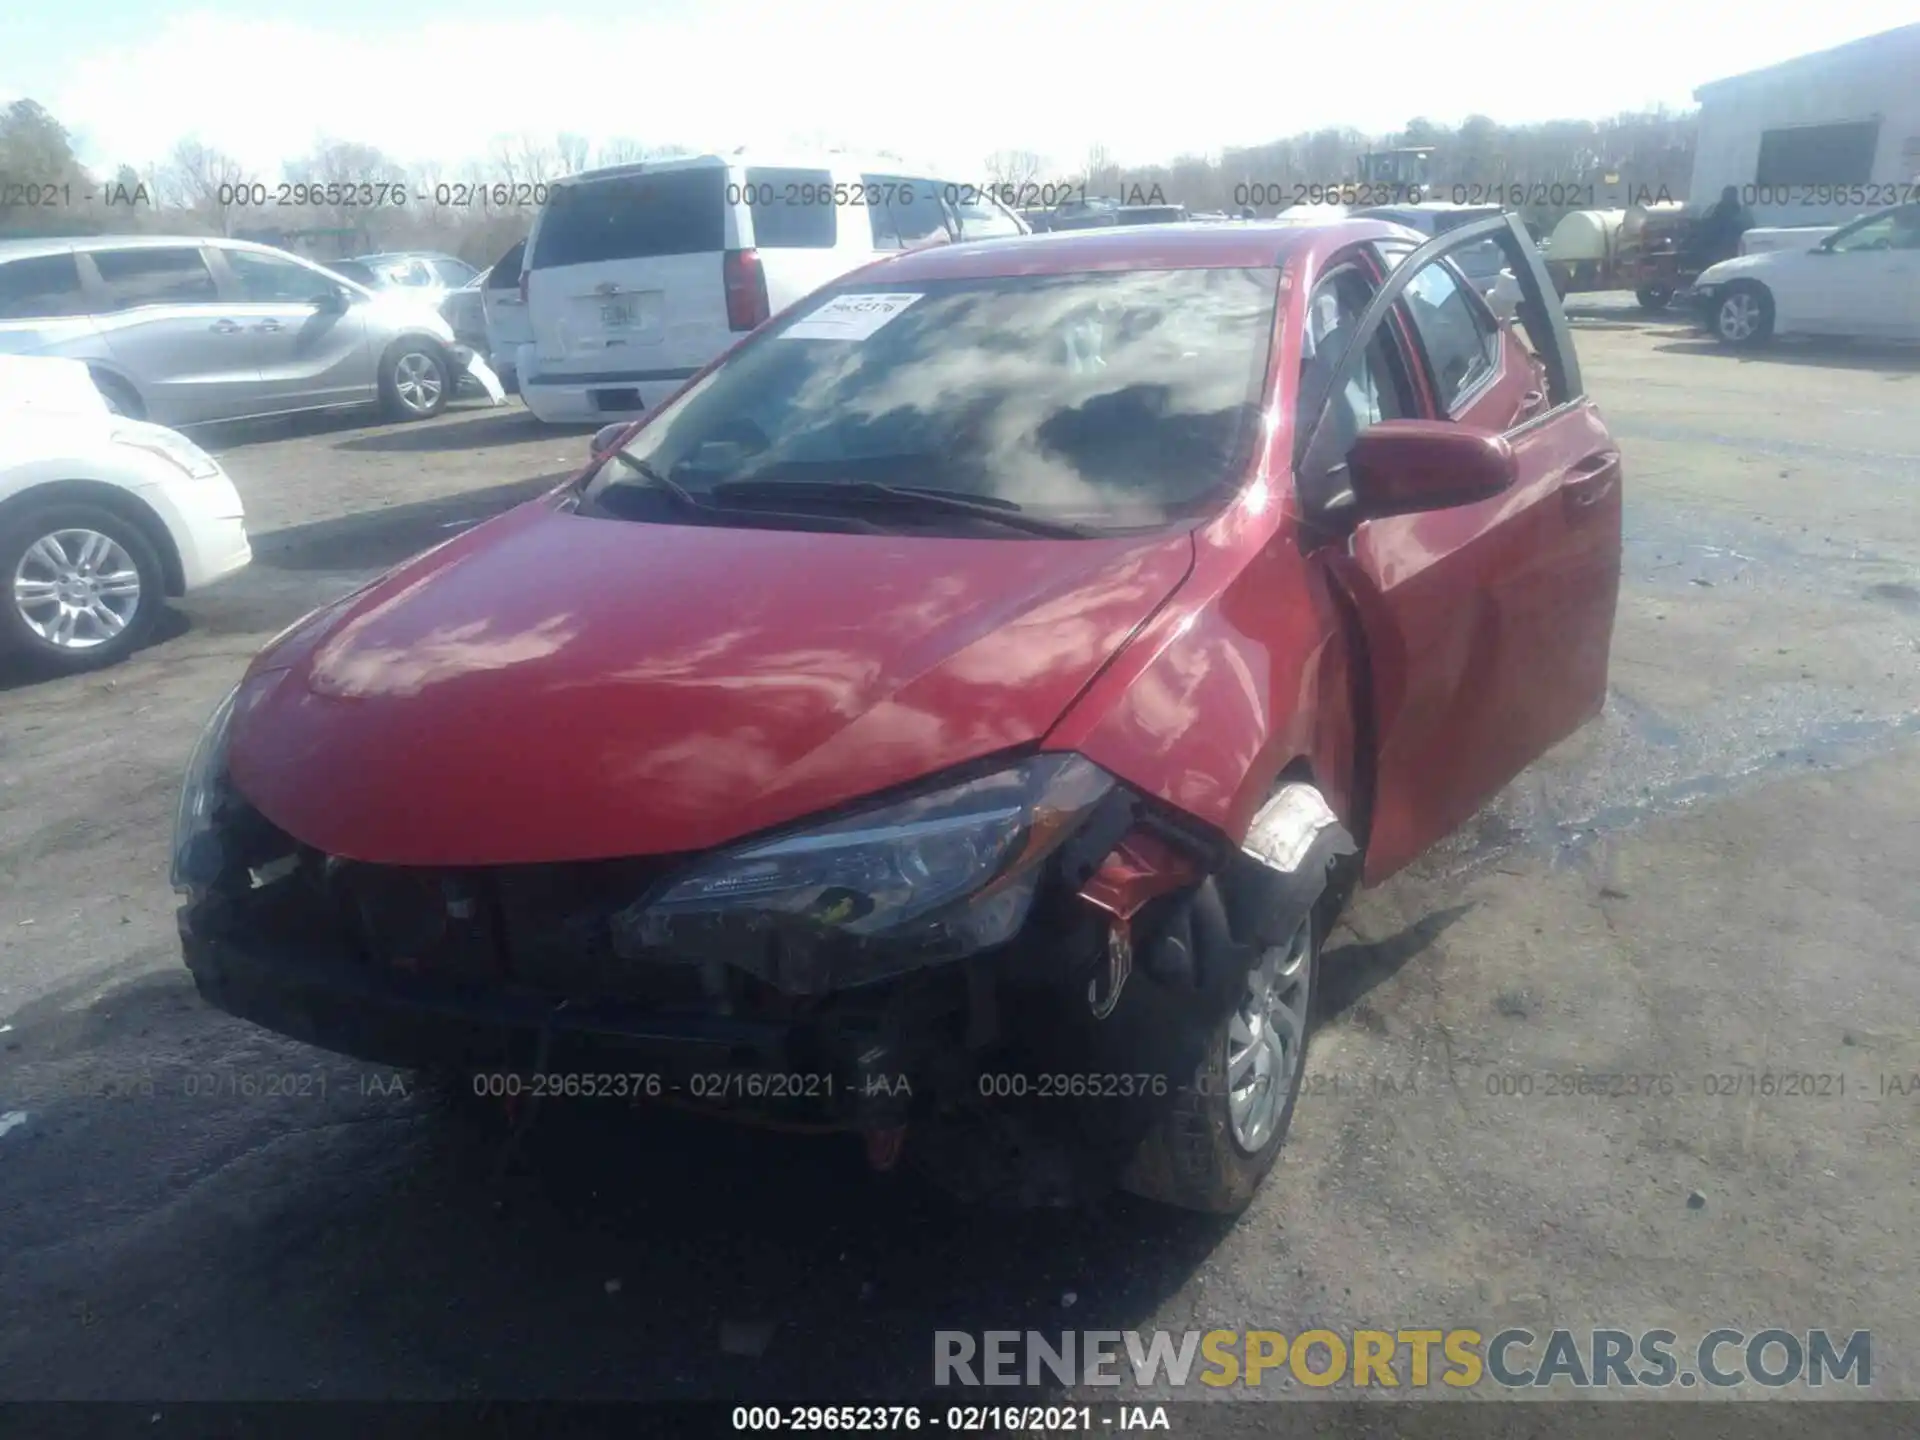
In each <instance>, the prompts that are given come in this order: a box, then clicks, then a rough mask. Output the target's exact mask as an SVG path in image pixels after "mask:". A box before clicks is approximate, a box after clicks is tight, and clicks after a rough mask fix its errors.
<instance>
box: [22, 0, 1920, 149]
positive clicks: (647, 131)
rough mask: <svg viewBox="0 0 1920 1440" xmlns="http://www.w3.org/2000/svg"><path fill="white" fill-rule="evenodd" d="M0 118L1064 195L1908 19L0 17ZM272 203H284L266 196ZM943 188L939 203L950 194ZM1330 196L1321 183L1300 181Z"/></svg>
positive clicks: (1660, 97)
mask: <svg viewBox="0 0 1920 1440" xmlns="http://www.w3.org/2000/svg"><path fill="white" fill-rule="evenodd" d="M4 8H5V10H6V11H7V17H6V18H0V99H12V98H17V97H19V96H21V95H28V96H31V97H32V98H34V99H36V100H38V101H40V103H41V104H43V105H45V106H46V107H47V108H48V109H49V110H50V111H52V112H53V114H54V115H55V116H56V117H57V118H58V119H59V120H61V121H62V122H63V123H64V124H66V125H67V127H68V128H69V129H70V130H72V131H73V132H74V133H75V135H76V137H77V141H78V148H79V150H80V154H81V158H82V160H83V161H85V162H86V163H87V164H88V165H90V166H92V167H94V168H96V169H100V168H104V167H111V166H113V165H116V164H119V163H122V162H127V163H132V164H134V165H135V166H137V167H140V168H145V166H146V164H147V163H149V162H151V161H153V160H156V159H158V158H160V157H161V156H162V155H164V153H165V152H166V151H167V150H168V149H169V148H170V147H171V146H172V144H173V143H174V141H176V140H177V139H179V138H180V137H181V136H183V135H186V134H188V133H191V132H197V133H198V134H199V135H200V137H201V138H202V139H203V140H205V141H206V142H208V143H209V144H212V145H216V146H218V147H220V148H222V149H225V150H227V151H229V152H231V153H233V154H234V155H236V156H237V157H238V158H239V159H240V160H241V161H242V162H243V163H244V164H245V165H246V166H247V167H248V168H249V171H250V173H252V174H254V175H255V176H257V177H258V178H272V177H273V176H274V175H275V173H276V172H277V170H278V168H279V163H280V162H281V161H282V160H283V159H287V158H290V157H292V156H296V155H299V154H302V153H305V152H306V151H308V150H310V149H311V148H312V145H313V143H314V141H315V139H316V137H317V136H318V135H320V134H322V133H325V134H328V135H331V136H334V137H337V138H342V139H351V140H361V141H365V142H368V143H371V144H374V145H377V146H379V147H381V148H382V149H383V150H386V151H387V152H389V153H390V154H393V155H394V156H396V157H397V158H399V159H402V160H406V161H417V160H421V159H426V158H429V157H431V158H437V159H439V160H441V161H442V162H443V163H449V164H457V163H458V162H460V161H462V160H465V159H469V158H475V159H478V158H483V157H484V156H485V155H486V154H487V152H488V150H489V144H490V140H491V138H492V137H494V136H495V135H499V134H515V133H520V132H533V133H535V134H539V135H546V136H550V135H552V134H553V133H554V132H555V131H560V130H567V131H572V132H575V133H579V134H584V135H586V136H588V137H590V138H594V139H600V138H605V137H611V136H614V135H626V136H631V137H633V138H635V139H638V140H640V141H642V142H643V143H647V144H662V145H666V144H677V145H685V146H688V147H691V148H694V149H700V150H707V149H722V148H727V149H730V148H732V147H733V146H735V145H739V144H752V145H756V146H758V145H763V144H764V145H779V144H782V143H790V142H799V143H806V142H809V141H824V142H826V143H830V144H844V145H847V146H850V147H854V148H869V147H871V148H879V147H885V148H887V149H890V150H893V151H895V152H898V153H901V154H904V155H907V156H911V157H914V158H918V159H924V160H927V161H932V162H936V163H939V164H942V165H944V166H947V167H949V168H951V169H953V170H955V171H956V172H958V171H966V172H969V175H968V176H967V177H966V178H971V172H973V171H975V170H977V168H978V167H979V165H980V162H981V161H982V159H983V158H984V157H985V156H986V155H987V154H989V153H990V152H992V151H994V150H997V149H1001V148H1010V149H1030V150H1035V151H1038V152H1040V153H1042V154H1043V155H1046V156H1048V157H1050V159H1052V160H1053V161H1055V162H1057V163H1059V164H1060V165H1061V166H1062V167H1063V169H1064V168H1071V167H1073V166H1076V165H1077V164H1078V163H1079V162H1080V161H1081V160H1082V159H1083V158H1084V156H1085V155H1086V153H1087V150H1088V148H1089V146H1091V145H1093V144H1095V143H1102V144H1104V145H1105V146H1106V147H1107V149H1108V151H1109V152H1110V153H1111V154H1112V156H1113V157H1114V158H1115V159H1116V160H1119V161H1121V162H1123V163H1142V162H1148V161H1153V160H1162V159H1168V158H1171V157H1172V156H1174V155H1176V154H1178V153H1181V152H1183V151H1199V152H1206V151H1217V150H1219V149H1220V148H1222V147H1224V146H1229V145H1241V144H1252V143H1258V142H1260V141H1264V140H1270V139H1275V138H1278V137H1281V136H1284V135H1289V134H1292V133H1295V132H1297V131H1300V130H1305V129H1311V128H1315V127H1318V126H1323V125H1352V126H1355V127H1357V128H1359V129H1362V130H1367V131H1386V130H1392V129H1397V128H1399V127H1400V126H1401V125H1403V124H1405V122H1406V121H1407V120H1408V119H1409V118H1411V117H1413V116H1415V115H1425V116H1428V117H1430V118H1433V119H1436V120H1445V121H1458V120H1459V119H1461V118H1462V117H1463V116H1465V115H1467V114H1470V113H1473V112H1476V111H1478V112H1481V113H1484V114H1487V115H1491V116H1492V117H1493V118H1495V119H1496V120H1501V121H1506V122H1512V123H1517V122H1523V121H1532V120H1543V119H1550V118H1556V117H1572V116H1579V117H1599V116H1604V115H1608V114H1612V113H1614V112H1617V111H1620V110H1627V109H1636V108H1640V107H1645V106H1651V105H1654V104H1657V103H1661V102H1664V103H1666V104H1669V105H1674V106H1684V105H1687V104H1689V103H1691V97H1692V92H1693V89H1694V87H1695V86H1697V85H1700V84H1702V83H1704V82H1706V81H1708V80H1712V79H1716V78H1718V77H1720V76H1723V75H1729V74H1735V73H1738V72H1740V71H1742V70H1749V69H1753V68H1756V67H1758V66H1761V65H1767V64H1772V63H1774V62H1775V61H1779V60H1784V59H1787V58H1789V57H1791V56H1793V55H1797V54H1801V53H1804V52H1806V51H1809V50H1816V49H1822V48H1824V47H1826V46H1828V45H1833V44H1838V43H1840V42H1841V41H1844V40H1849V39H1853V38H1856V37H1858V36H1861V35H1867V34H1872V33H1874V32H1875V31H1879V30H1886V29H1891V28H1893V27H1895V26H1897V25H1899V24H1902V23H1904V22H1909V21H1911V20H1912V19H1913V15H1914V0H1841V3H1827V4H1820V5H1778V6H1774V7H1772V8H1771V9H1769V10H1767V11H1766V12H1765V19H1764V21H1763V22H1762V21H1760V20H1759V19H1758V18H1757V17H1758V15H1759V13H1760V12H1758V11H1754V10H1752V9H1751V8H1738V7H1730V6H1728V5H1726V4H1725V3H1724V0H1611V3H1609V4H1606V5H1604V6H1588V7H1585V8H1582V7H1578V6H1573V7H1569V6H1568V5H1566V4H1565V3H1559V4H1550V5H1470V4H1448V5H1425V4H1423V5H1418V6H1411V5H1396V4H1394V3H1391V0H1385V3H1375V4H1371V5H1366V6H1352V5H1341V4H1321V5H1300V4H1282V3H1277V0H1219V3H1205V0H1202V3H1197V4H1196V3H1180V4H1162V3H1157V0H1135V3H1134V4H1132V5H1131V6H1128V5H1120V4H1098V5H1096V4H1091V3H1085V0H941V3H928V0H917V3H916V0H905V3H903V0H885V3H876V0H823V3H814V4H804V5H803V4H794V3H792V0H760V3H738V0H568V3H567V4H566V5H565V6H564V7H556V8H555V9H554V10H553V11H550V12H548V13H547V14H545V15H539V16H535V15H534V14H533V10H534V7H533V6H531V5H528V4H525V3H512V4H508V3H498V0H460V3H457V4H454V3H439V0H407V3H399V0H326V3H324V4H316V3H314V0H281V3H279V4H278V5H276V6H274V7H271V10H272V12H274V13H275V14H276V16H277V18H274V19H261V18H259V17H260V16H262V15H263V14H266V13H269V7H265V6H261V5H258V4H254V3H249V4H244V5H242V4H235V3H211V4H199V5H196V4H191V3H189V4H183V5H180V6H177V7H174V6H169V5H168V4H167V3H165V0H65V3H60V0H12V3H9V4H7V5H6V6H5V7H4ZM289 178H294V179H298V178H300V177H298V176H293V177H289ZM956 178H961V177H960V176H958V174H956ZM1328 178H1334V177H1328Z"/></svg>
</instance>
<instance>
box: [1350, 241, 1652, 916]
mask: <svg viewBox="0 0 1920 1440" xmlns="http://www.w3.org/2000/svg"><path fill="white" fill-rule="evenodd" d="M1484 230H1485V227H1483V226H1476V227H1473V231H1474V232H1483V231H1484ZM1462 233H1463V232H1460V231H1456V232H1454V233H1453V234H1452V235H1449V236H1447V237H1444V238H1443V239H1442V240H1441V241H1437V242H1434V243H1431V244H1429V245H1427V246H1423V247H1422V248H1421V249H1420V250H1419V251H1417V252H1416V253H1415V254H1414V255H1413V256H1411V257H1409V259H1407V260H1406V261H1405V262H1403V263H1402V265H1401V266H1399V267H1398V268H1397V269H1396V270H1395V271H1394V273H1393V274H1392V275H1391V276H1389V278H1388V280H1387V282H1386V284H1385V285H1384V286H1383V289H1382V295H1383V296H1385V297H1386V300H1387V303H1389V304H1391V303H1396V301H1397V297H1398V295H1399V294H1400V293H1401V292H1403V291H1404V289H1405V288H1406V285H1407V283H1408V281H1409V280H1410V279H1411V278H1413V276H1414V275H1415V274H1417V272H1419V271H1420V270H1421V269H1423V268H1424V267H1425V266H1427V265H1429V264H1431V263H1434V262H1435V261H1436V260H1437V259H1439V258H1440V257H1441V256H1443V255H1444V254H1445V253H1446V252H1447V251H1448V250H1450V249H1452V248H1453V246H1454V245H1456V244H1458V243H1461V242H1460V240H1459V239H1458V237H1459V236H1460V235H1461V234H1462ZM1475 238H1476V239H1477V238H1484V234H1483V233H1475ZM1528 253H1529V254H1530V253H1531V252H1530V251H1529V252H1528ZM1524 283H1525V282H1524V281H1523V284H1524ZM1534 283H1535V284H1536V285H1537V286H1543V285H1544V280H1543V278H1542V277H1535V281H1534ZM1378 306H1379V299H1378V297H1377V298H1376V304H1375V306H1370V307H1369V311H1368V318H1363V319H1362V321H1361V322H1360V326H1359V335H1360V339H1359V340H1357V341H1356V348H1357V347H1358V346H1359V345H1361V344H1364V343H1366V337H1367V335H1368V334H1369V333H1370V332H1371V330H1372V329H1373V324H1371V323H1370V318H1371V317H1372V316H1373V315H1374V311H1375V308H1376V307H1378ZM1380 308H1384V307H1380ZM1380 319H1382V320H1384V319H1385V315H1384V314H1383V315H1382V316H1381V317H1380ZM1550 319H1551V321H1552V324H1551V325H1550V326H1548V327H1545V328H1546V329H1547V336H1546V338H1545V340H1544V343H1546V344H1548V345H1557V346H1561V347H1565V348H1564V349H1563V350H1562V353H1561V354H1560V355H1558V356H1555V357H1553V359H1552V360H1550V361H1549V363H1547V364H1546V365H1544V366H1539V365H1536V363H1535V362H1534V360H1533V358H1532V356H1531V355H1530V354H1529V353H1528V352H1527V350H1526V348H1525V347H1524V346H1523V345H1522V344H1521V342H1520V340H1519V339H1518V338H1517V337H1516V336H1514V335H1512V334H1502V335H1501V337H1500V344H1501V347H1502V348H1501V353H1500V356H1499V361H1498V371H1497V373H1496V374H1495V375H1494V376H1493V377H1492V378H1491V379H1490V380H1487V381H1485V382H1483V383H1482V384H1481V385H1480V386H1479V387H1478V389H1477V390H1476V391H1475V392H1474V393H1473V394H1471V395H1469V396H1467V397H1465V398H1464V399H1463V402H1462V403H1461V404H1460V405H1459V406H1458V407H1456V413H1455V415H1454V416H1453V418H1455V419H1457V420H1458V421H1459V422H1460V423H1462V424H1473V423H1475V422H1478V423H1479V424H1480V426H1481V427H1482V428H1486V429H1491V430H1496V431H1502V430H1504V431H1505V432H1506V433H1507V437H1508V440H1509V442H1510V444H1511V445H1512V448H1513V452H1514V456H1515V460H1516V469H1517V478H1516V480H1515V482H1514V484H1513V486H1512V487H1511V488H1510V489H1509V490H1508V491H1506V492H1505V493H1504V494H1501V495H1497V496H1494V497H1493V498H1491V499H1488V500H1483V501H1480V502H1478V503H1475V504H1469V505H1462V506H1458V507H1455V508H1451V509H1445V510H1434V511H1429V512H1425V513H1421V514H1413V515H1396V516H1388V517H1381V518H1374V519H1364V520H1362V521H1360V523H1359V524H1358V525H1357V527H1355V528H1354V529H1353V531H1352V538H1351V544H1350V546H1349V548H1348V552H1347V553H1346V554H1340V553H1338V552H1337V551H1333V552H1332V553H1329V554H1328V555H1327V563H1328V565H1329V567H1330V569H1331V571H1332V573H1333V574H1334V575H1335V576H1336V577H1337V579H1338V580H1339V582H1340V584H1341V586H1342V588H1343V589H1345V590H1346V592H1347V593H1348V596H1349V598H1350V599H1351V600H1352V602H1353V605H1354V609H1355V611H1356V614H1357V616H1358V620H1359V624H1360V627H1361V629H1362V631H1363V633H1364V639H1365V646H1366V659H1367V670H1368V678H1369V681H1370V709H1371V722H1372V731H1373V735H1372V739H1373V749H1374V777H1373V786H1372V792H1373V803H1372V811H1371V816H1370V823H1369V827H1368V841H1367V860H1366V879H1367V881H1368V882H1369V883H1372V882H1375V881H1378V880H1380V879H1383V878H1385V877H1386V876H1387V875H1390V874H1392V873H1393V872H1394V871H1395V870H1398V869H1399V868H1401V867H1402V866H1403V865H1405V864H1406V863H1407V862H1408V861H1410V860H1411V859H1413V858H1414V857H1415V856H1416V855H1418V854H1419V853H1420V852H1421V851H1423V850H1425V849H1427V848H1428V847H1429V846H1431V845H1432V844H1433V843H1434V842H1435V841H1437V840H1439V839H1441V838H1442V837H1444V836H1445V835H1447V834H1448V833H1449V832H1451V831H1452V830H1454V829H1456V828H1457V827H1458V826H1459V825H1460V824H1461V823H1462V822H1464V821H1465V820H1467V819H1468V818H1469V817H1470V816H1471V815H1472V814H1473V813H1474V812H1475V811H1476V810H1477V809H1479V808H1480V807H1481V806H1482V805H1483V804H1485V803H1486V801H1487V800H1489V799H1490V798H1491V797H1492V796H1493V795H1494V794H1495V793H1496V792H1498V791H1499V790H1500V788H1501V787H1502V786H1504V785H1505V784H1506V783H1507V782H1508V781H1510V780H1511V779H1513V777H1514V776H1515V775H1517V774H1518V773H1519V772H1520V771H1521V770H1522V769H1524V768H1525V767H1526V766H1527V765H1528V764H1530V763H1531V762H1532V761H1533V760H1535V759H1537V758H1538V757H1539V756H1540V755H1541V754H1543V753H1544V752H1545V751H1547V750H1548V749H1549V748H1551V747H1552V746H1553V745H1555V744H1556V743H1558V742H1559V741H1560V740H1562V739H1564V738H1565V737H1566V736H1568V735H1569V734H1571V733H1572V732H1573V731H1574V730H1575V729H1577V728H1578V727H1579V726H1580V725H1581V724H1582V723H1583V722H1585V721H1586V720H1588V719H1590V718H1591V717H1592V716H1593V715H1595V714H1596V713H1597V712H1598V711H1599V709H1600V708H1601V706H1602V704H1603V703H1604V701H1605V696H1606V677H1607V659H1608V651H1609V647H1610V642H1611V637H1612V630H1613V614H1614V607H1615V603H1616V600H1617V596H1618V589H1619V577H1620V525H1621V507H1620V457H1619V453H1618V451H1617V450H1616V449H1615V448H1614V446H1613V443H1612V441H1611V439H1610V438H1609V436H1608V434H1607V430H1606V427H1605V425H1604V424H1603V423H1602V421H1601V419H1600V416H1599V413H1598V411H1597V410H1596V409H1595V408H1594V406H1593V404H1592V402H1591V401H1590V400H1589V399H1587V398H1586V397H1585V396H1584V394H1581V393H1578V390H1577V386H1578V372H1577V368H1576V367H1575V366H1574V365H1573V362H1572V357H1571V350H1570V344H1569V342H1567V341H1566V339H1565V324H1564V321H1563V320H1561V319H1560V317H1559V315H1558V312H1557V309H1556V310H1554V311H1553V312H1552V314H1551V316H1550ZM1376 323H1377V322H1376ZM1388 328H1389V333H1392V334H1394V335H1395V336H1396V343H1403V342H1402V339H1401V337H1403V336H1404V334H1405V331H1404V329H1402V328H1401V327H1388ZM1407 360H1408V362H1409V363H1410V364H1414V365H1424V363H1425V362H1424V361H1423V360H1422V359H1421V357H1419V356H1408V357H1407ZM1556 361H1557V362H1558V363H1554V362H1556ZM1542 370H1545V371H1546V372H1548V375H1550V376H1552V377H1553V378H1554V379H1556V380H1557V381H1558V382H1559V383H1558V386H1557V388H1558V389H1559V390H1560V392H1561V393H1560V394H1558V395H1551V396H1548V397H1544V398H1545V399H1546V400H1548V401H1550V402H1551V403H1550V404H1548V403H1543V399H1542V397H1538V396H1536V394H1535V393H1534V392H1536V391H1537V389H1538V388H1539V387H1540V386H1541V385H1543V384H1547V383H1549V382H1548V380H1547V378H1545V377H1543V376H1542V373H1541V372H1542ZM1556 372H1557V373H1556ZM1427 389H1428V390H1429V391H1430V392H1431V391H1433V390H1434V389H1435V387H1434V385H1433V376H1432V375H1431V374H1430V373H1429V374H1428V385H1427ZM1529 415H1531V418H1525V417H1527V416H1529ZM1516 419H1517V420H1519V421H1520V423H1519V424H1518V425H1517V427H1516V428H1511V429H1510V428H1508V427H1509V425H1510V424H1511V423H1512V422H1513V421H1515V420H1516Z"/></svg>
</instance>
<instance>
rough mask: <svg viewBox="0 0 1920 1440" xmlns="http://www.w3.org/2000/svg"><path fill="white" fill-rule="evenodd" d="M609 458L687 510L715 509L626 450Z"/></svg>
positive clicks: (616, 452)
mask: <svg viewBox="0 0 1920 1440" xmlns="http://www.w3.org/2000/svg"><path fill="white" fill-rule="evenodd" d="M608 458H609V459H612V460H617V461H619V462H620V463H621V464H622V465H624V466H626V467H627V469H629V470H631V471H632V472H633V473H634V474H636V475H638V476H639V477H640V478H641V479H642V480H643V481H645V482H646V483H647V484H648V485H650V486H652V487H653V488H654V489H656V490H664V491H666V492H667V494H669V495H671V496H672V497H673V498H674V499H675V500H676V501H678V502H679V503H680V505H681V506H683V507H684V508H686V509H689V510H711V509H712V508H713V507H712V506H710V505H708V504H707V503H706V502H705V501H703V500H701V499H700V497H699V496H697V495H695V494H694V493H693V492H692V491H691V490H689V489H687V487H686V486H684V485H682V484H681V483H680V482H679V481H678V480H675V479H673V478H672V477H670V476H667V475H663V474H661V473H660V472H659V471H658V470H656V469H654V468H653V466H651V465H649V464H648V463H647V462H646V461H644V460H640V459H636V458H635V457H634V456H632V455H629V454H627V452H626V451H624V450H615V451H614V452H613V453H612V454H611V455H610V456H609V457H608Z"/></svg>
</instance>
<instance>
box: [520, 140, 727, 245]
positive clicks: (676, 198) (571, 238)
mask: <svg viewBox="0 0 1920 1440" xmlns="http://www.w3.org/2000/svg"><path fill="white" fill-rule="evenodd" d="M726 182H727V172H726V171H725V170H724V169H722V168H721V167H719V166H717V165H716V166H703V167H700V168H698V169H690V170H668V171H664V172H662V173H660V174H657V175H646V174H639V175H621V176H618V177H615V178H613V179H607V180H593V181H589V182H586V183H584V184H575V185H556V186H555V187H554V188H553V190H552V192H551V193H550V194H549V196H548V199H547V208H546V213H545V214H543V215H542V216H541V218H540V233H539V235H538V236H537V237H536V238H535V240H534V244H533V263H532V264H531V265H529V266H528V268H529V269H532V270H549V269H553V268H555V267H557V266H562V265H593V264H598V263H600V262H602V261H607V260H632V259H641V258H646V257H651V256H656V255H695V254H699V253H701V252H703V251H709V250H724V249H725V248H726V232H727V222H726Z"/></svg>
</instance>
